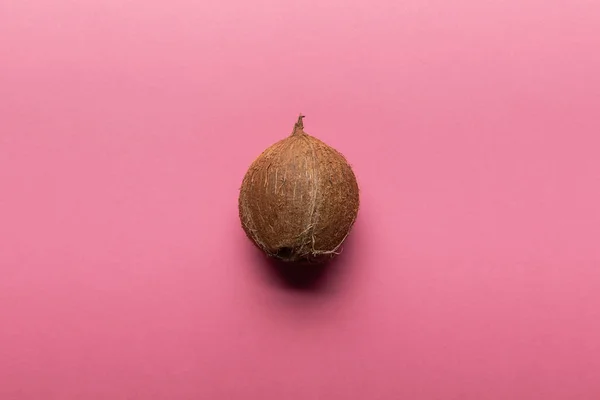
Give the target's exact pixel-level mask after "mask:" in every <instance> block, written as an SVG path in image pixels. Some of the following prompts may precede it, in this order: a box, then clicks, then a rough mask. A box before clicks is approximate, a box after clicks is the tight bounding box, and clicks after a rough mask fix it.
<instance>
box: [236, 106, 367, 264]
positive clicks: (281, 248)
mask: <svg viewBox="0 0 600 400" xmlns="http://www.w3.org/2000/svg"><path fill="white" fill-rule="evenodd" d="M303 118H304V116H303V115H300V117H299V118H298V122H296V124H295V126H294V129H293V131H292V133H291V135H289V136H288V137H286V138H285V139H282V140H280V141H278V142H277V143H275V144H273V145H271V146H270V147H268V148H267V149H266V150H265V151H264V152H263V153H262V154H261V155H260V156H259V157H258V158H257V159H256V160H255V161H254V162H253V163H252V164H251V166H250V168H249V169H248V171H247V173H246V175H245V176H244V179H243V181H242V186H241V190H240V196H239V215H240V219H241V222H242V227H243V229H244V231H245V232H246V235H247V236H248V237H249V238H250V239H251V240H252V242H253V243H254V244H255V245H256V246H258V247H259V248H260V249H261V250H262V251H264V252H265V253H266V254H267V255H268V256H270V257H274V258H278V259H280V260H284V261H317V262H319V261H324V260H326V259H328V258H331V257H333V256H335V255H336V254H339V252H340V249H341V246H342V243H343V242H344V240H345V239H346V237H347V236H348V234H349V232H350V230H351V228H352V226H353V225H354V221H355V220H356V217H357V214H358V209H359V187H358V183H357V180H356V177H355V174H354V172H353V171H352V168H351V166H350V165H349V164H348V162H347V161H346V159H345V157H344V156H343V155H342V154H341V153H340V152H338V151H337V150H335V149H334V148H332V147H330V146H328V145H327V144H325V143H323V142H322V141H320V140H319V139H317V138H315V137H313V136H311V135H309V134H307V133H306V132H305V131H304V125H303V122H302V119H303Z"/></svg>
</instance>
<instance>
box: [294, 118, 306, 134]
mask: <svg viewBox="0 0 600 400" xmlns="http://www.w3.org/2000/svg"><path fill="white" fill-rule="evenodd" d="M303 118H304V115H302V114H300V115H299V116H298V121H297V122H296V124H295V125H294V132H292V135H295V134H296V133H304V123H303V122H302V119H303Z"/></svg>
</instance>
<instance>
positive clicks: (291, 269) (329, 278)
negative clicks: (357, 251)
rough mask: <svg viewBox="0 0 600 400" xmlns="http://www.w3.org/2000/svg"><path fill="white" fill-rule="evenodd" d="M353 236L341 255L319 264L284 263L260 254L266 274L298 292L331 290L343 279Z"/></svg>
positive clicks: (349, 237) (344, 246) (347, 241)
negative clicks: (345, 262)
mask: <svg viewBox="0 0 600 400" xmlns="http://www.w3.org/2000/svg"><path fill="white" fill-rule="evenodd" d="M352 236H354V235H352V234H351V235H349V236H348V237H347V238H346V241H345V242H344V245H343V248H342V249H341V253H340V254H338V255H336V256H335V257H332V258H329V259H327V260H326V261H322V262H319V263H316V262H290V261H282V260H279V259H277V258H272V257H267V256H265V255H264V254H263V253H261V252H258V253H259V256H261V258H262V261H263V263H262V264H263V266H264V267H265V269H266V272H267V273H268V275H269V276H270V278H272V279H273V280H275V281H276V282H277V283H278V284H279V285H281V286H283V287H284V288H287V289H292V290H297V291H304V292H321V291H325V290H328V289H330V288H331V285H332V284H334V283H335V281H337V280H338V279H339V278H340V277H341V275H342V272H343V270H344V261H345V259H346V257H347V256H348V252H349V250H350V247H351V246H352V242H353V240H352Z"/></svg>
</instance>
